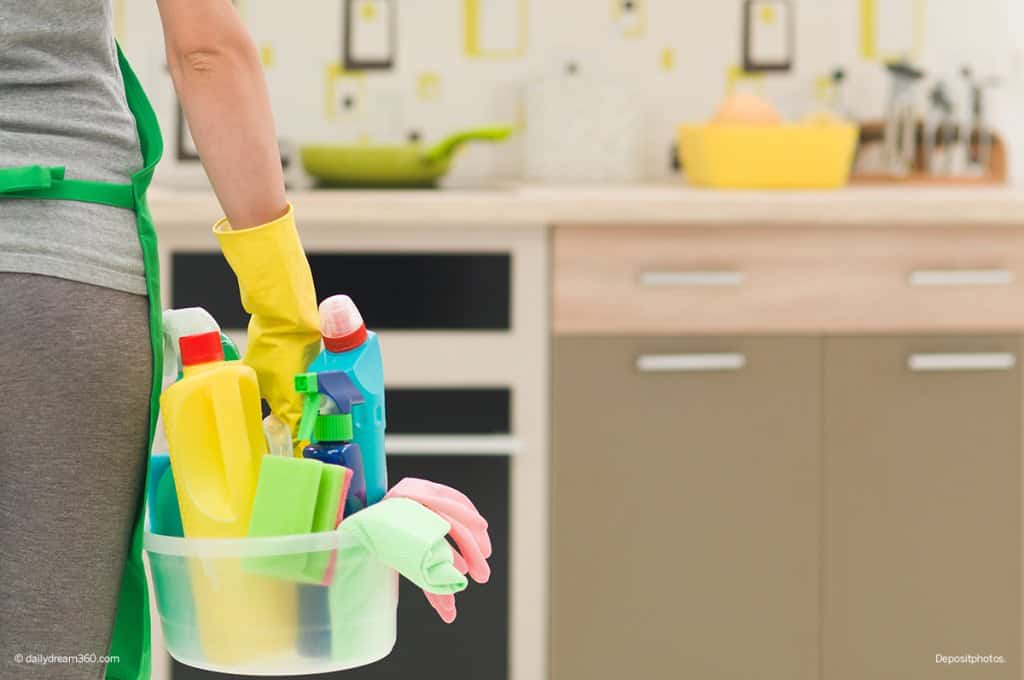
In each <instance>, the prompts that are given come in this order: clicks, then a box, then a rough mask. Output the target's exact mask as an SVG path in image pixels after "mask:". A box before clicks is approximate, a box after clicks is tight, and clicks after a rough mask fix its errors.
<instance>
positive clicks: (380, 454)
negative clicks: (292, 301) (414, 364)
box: [295, 295, 388, 505]
mask: <svg viewBox="0 0 1024 680" xmlns="http://www.w3.org/2000/svg"><path fill="white" fill-rule="evenodd" d="M320 330H321V333H322V334H323V342H324V349H323V351H322V352H320V354H319V355H318V356H317V358H316V359H315V360H314V361H313V363H312V364H310V366H309V369H308V370H309V372H308V373H306V374H303V375H300V376H296V380H295V385H296V388H297V389H298V390H299V391H301V392H303V393H304V394H305V395H306V397H307V399H306V408H305V409H304V410H303V414H302V422H301V424H300V428H299V439H305V440H309V441H312V442H314V443H316V437H315V434H316V433H315V431H314V427H315V425H316V423H317V420H319V418H320V416H321V415H331V414H342V415H344V414H351V418H352V439H351V441H352V442H354V443H355V444H356V446H357V447H358V451H359V453H360V454H361V458H362V468H363V475H364V478H365V482H366V501H365V502H366V504H367V505H372V504H374V503H376V502H378V501H380V500H381V499H383V498H384V494H385V493H387V489H388V474H387V463H386V462H385V453H384V428H385V424H386V421H385V416H384V362H383V361H382V359H381V352H380V342H379V341H378V340H377V334H376V333H374V332H373V331H370V330H367V329H366V324H364V323H363V317H362V315H361V314H360V313H359V309H357V308H356V305H355V303H354V302H352V299H351V298H350V297H349V296H347V295H334V296H332V297H329V298H327V299H326V300H324V301H323V302H321V303H320ZM325 420H329V419H325ZM346 420H347V419H346Z"/></svg>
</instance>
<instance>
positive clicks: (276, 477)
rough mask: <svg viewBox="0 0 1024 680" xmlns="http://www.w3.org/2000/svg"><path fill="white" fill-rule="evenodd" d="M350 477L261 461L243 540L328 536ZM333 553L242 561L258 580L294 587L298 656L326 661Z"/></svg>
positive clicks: (278, 460)
mask: <svg viewBox="0 0 1024 680" xmlns="http://www.w3.org/2000/svg"><path fill="white" fill-rule="evenodd" d="M350 477H351V471H350V470H348V469H347V468H344V467H341V466H338V465H325V464H324V463H322V462H320V461H318V460H312V459H302V458H284V457H267V459H266V460H265V461H264V463H263V466H262V468H261V469H260V479H259V484H258V486H257V488H256V499H255V500H254V501H253V509H252V518H251V520H250V525H249V537H250V538H259V537H267V536H289V535H296V534H307V533H310V532H322V531H333V530H334V528H335V527H336V526H337V524H338V521H339V520H340V516H341V511H340V509H339V508H341V507H343V506H344V496H343V494H344V492H345V488H346V483H347V479H349V478H350ZM334 558H335V552H334V551H331V550H327V551H320V552H302V553H295V554H288V555H275V556H260V557H248V558H245V559H244V560H243V561H242V565H243V568H244V569H245V570H246V571H247V572H249V573H256V574H264V575H267V576H272V577H275V578H279V579H283V580H285V581H295V582H297V583H298V585H297V590H296V592H297V597H298V604H297V607H298V609H297V616H298V626H299V628H300V629H301V630H304V631H307V632H306V633H305V634H304V635H301V636H299V639H298V650H299V652H300V653H301V654H303V655H304V656H308V657H313V658H318V657H323V656H326V655H328V654H329V653H330V649H331V625H330V614H329V606H328V597H327V590H326V587H325V586H328V585H330V583H331V580H332V578H333V575H334Z"/></svg>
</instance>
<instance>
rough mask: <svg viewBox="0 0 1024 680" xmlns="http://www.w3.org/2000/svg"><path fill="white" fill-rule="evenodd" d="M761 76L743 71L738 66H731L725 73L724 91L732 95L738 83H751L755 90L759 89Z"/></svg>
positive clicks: (761, 82)
mask: <svg viewBox="0 0 1024 680" xmlns="http://www.w3.org/2000/svg"><path fill="white" fill-rule="evenodd" d="M763 76H764V74H763V73H757V72H755V71H744V70H743V67H742V66H740V65H739V64H733V65H732V66H730V67H729V68H728V69H726V71H725V91H726V92H727V93H729V94H732V93H733V92H734V91H735V90H736V86H737V85H739V84H740V83H751V84H753V85H755V86H756V88H755V89H761V86H762V84H763Z"/></svg>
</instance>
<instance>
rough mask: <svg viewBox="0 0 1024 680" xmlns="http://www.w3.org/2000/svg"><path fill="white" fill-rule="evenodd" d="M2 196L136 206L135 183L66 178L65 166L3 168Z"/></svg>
mask: <svg viewBox="0 0 1024 680" xmlns="http://www.w3.org/2000/svg"><path fill="white" fill-rule="evenodd" d="M0 197H3V198H35V199H49V200H64V201H82V202H85V203H99V204H101V205H110V206H114V207H115V208H125V209H127V210H134V209H135V192H134V191H133V190H132V185H131V184H113V183H109V182H90V181H86V180H81V179H64V168H62V167H43V166H41V165H26V166H22V167H17V168H0Z"/></svg>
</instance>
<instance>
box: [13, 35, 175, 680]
mask: <svg viewBox="0 0 1024 680" xmlns="http://www.w3.org/2000/svg"><path fill="white" fill-rule="evenodd" d="M117 58H118V63H119V64H120V67H121V76H122V78H123V80H124V89H125V94H126V95H127V98H128V107H129V108H130V109H131V112H132V114H133V115H134V116H135V124H136V127H137V129H138V133H139V142H140V144H141V147H142V165H143V167H142V169H141V170H139V171H138V172H136V173H135V174H133V175H132V181H131V184H111V183H106V182H88V181H84V180H67V179H64V168H59V167H57V168H54V167H49V168H47V167H40V166H38V165H33V166H26V167H21V168H0V198H32V199H53V200H65V201H84V202H86V203H100V204H102V205H109V206H114V207H117V208H124V209H125V210H132V211H134V212H135V216H136V222H137V225H138V232H139V242H140V243H141V244H142V258H143V262H144V264H145V276H146V291H147V293H148V295H149V331H150V340H151V344H152V351H153V388H152V392H151V395H150V403H149V444H148V445H147V447H146V450H145V451H144V452H140V455H144V456H145V457H146V460H147V467H148V460H149V450H150V447H152V444H153V432H154V430H155V428H156V418H157V412H158V410H159V408H160V387H161V376H162V373H163V338H162V329H161V325H160V320H161V311H160V307H161V305H160V261H159V259H158V253H157V245H156V231H155V230H154V229H153V219H152V217H151V216H150V213H149V206H148V205H147V204H146V189H147V187H149V183H150V180H151V179H152V178H153V170H154V169H155V168H156V164H157V162H158V161H159V160H160V156H161V154H162V153H163V140H162V139H161V137H160V127H159V125H158V124H157V119H156V114H155V113H154V112H153V107H152V106H150V103H149V100H148V99H147V98H146V93H145V92H143V90H142V85H140V84H139V80H138V78H136V77H135V73H134V72H132V69H131V67H130V66H129V65H128V61H127V60H126V59H125V57H124V54H123V53H122V52H121V48H120V46H118V48H117ZM148 478H149V475H148V474H145V475H144V476H143V479H145V480H147V482H144V485H145V484H147V483H148ZM145 498H146V489H145V488H142V489H139V495H138V505H137V508H136V518H135V527H134V529H133V530H132V539H131V546H130V548H129V550H128V556H127V559H126V560H125V565H124V576H123V577H122V579H121V595H120V600H119V602H118V606H117V619H116V621H115V624H114V635H113V639H112V640H111V643H110V655H111V656H112V657H114V658H117V659H118V662H117V663H110V664H107V674H106V677H107V679H108V680H148V678H149V674H150V648H149V595H148V592H147V586H146V574H145V571H144V570H143V567H142V527H143V517H144V513H145Z"/></svg>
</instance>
